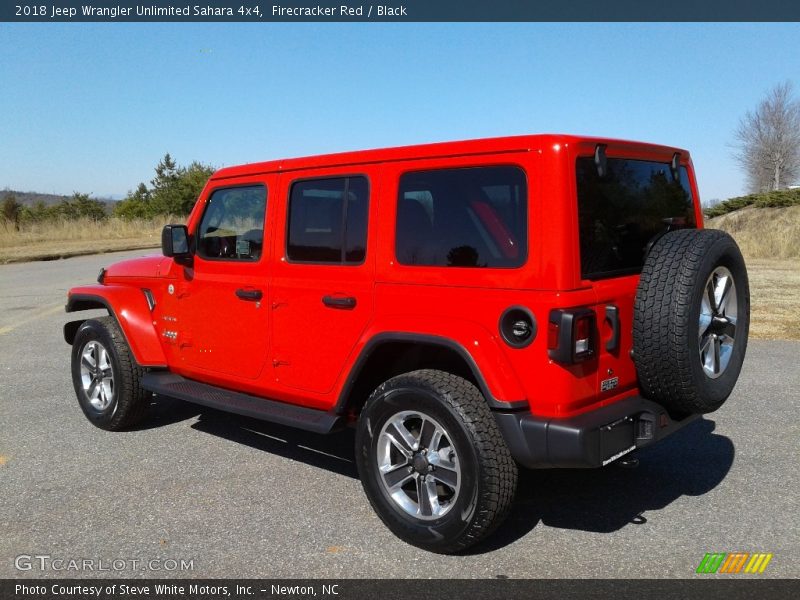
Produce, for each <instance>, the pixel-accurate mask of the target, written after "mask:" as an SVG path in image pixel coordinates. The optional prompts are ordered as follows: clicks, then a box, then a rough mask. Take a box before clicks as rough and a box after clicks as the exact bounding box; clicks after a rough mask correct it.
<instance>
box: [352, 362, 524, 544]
mask: <svg viewBox="0 0 800 600" xmlns="http://www.w3.org/2000/svg"><path fill="white" fill-rule="evenodd" d="M406 411H411V412H417V413H420V414H422V415H424V416H426V417H428V418H429V419H433V420H435V421H436V422H438V423H440V424H441V425H442V428H443V429H444V430H446V432H447V434H448V436H450V438H452V439H450V442H452V447H454V449H455V452H456V455H457V457H458V459H457V460H458V464H459V467H460V473H461V474H460V480H459V481H460V483H461V488H460V491H459V492H458V494H457V495H456V496H455V497H454V499H453V500H452V502H451V506H450V509H449V512H446V513H445V514H443V515H442V516H441V517H439V518H436V517H429V518H428V520H422V519H421V518H416V517H414V516H412V515H410V514H409V513H408V512H405V511H404V510H403V509H402V508H401V507H400V506H399V505H398V504H397V503H396V502H395V500H393V499H392V497H391V496H390V494H389V491H388V489H387V487H386V486H385V485H384V482H383V481H381V479H380V478H381V477H382V475H381V474H380V472H379V468H378V460H379V458H378V449H377V446H378V443H379V439H380V435H381V432H382V430H383V428H384V426H385V425H387V422H388V421H389V420H390V419H393V418H396V417H397V415H398V414H403V413H404V412H406ZM419 439H420V440H421V439H422V432H421V431H420V435H419ZM356 463H357V465H358V472H359V475H360V477H361V482H362V485H363V486H364V491H365V492H366V494H367V497H368V498H369V501H370V503H371V504H372V507H373V508H374V510H375V512H376V513H377V514H378V516H379V517H380V518H381V520H383V522H384V523H385V524H386V526H387V527H388V528H389V529H391V530H392V532H394V533H395V535H397V536H398V537H400V538H401V539H403V540H405V541H406V542H408V543H410V544H413V545H415V546H418V547H420V548H424V549H426V550H429V551H432V552H438V553H442V554H449V553H455V552H459V551H462V550H464V549H466V548H468V547H469V546H472V545H473V544H475V543H477V542H479V541H480V540H482V539H483V538H484V537H486V536H487V535H489V534H490V533H491V532H492V531H494V530H495V529H496V528H497V526H498V525H500V523H502V521H503V520H504V519H505V518H506V516H507V515H508V512H509V510H510V508H511V504H512V501H513V498H514V492H515V491H516V486H517V466H516V464H515V462H514V460H513V458H512V457H511V453H510V452H509V450H508V447H507V446H506V443H505V440H504V439H503V436H502V434H501V433H500V431H499V429H498V427H497V424H496V422H495V420H494V417H493V416H492V413H491V411H490V410H489V407H488V405H487V404H486V399H485V398H484V397H483V395H482V394H481V392H480V391H478V389H477V388H476V387H475V386H474V385H473V384H472V383H470V382H468V381H466V380H465V379H463V378H461V377H457V376H455V375H452V374H450V373H446V372H443V371H436V370H419V371H413V372H410V373H406V374H403V375H399V376H397V377H394V378H392V379H390V380H388V381H386V382H385V383H383V384H382V385H380V386H379V387H378V388H377V389H376V390H375V391H374V392H373V393H372V394H371V396H370V398H369V399H368V400H367V403H366V405H365V407H364V409H363V411H362V412H361V415H360V417H359V421H358V428H357V433H356ZM420 509H421V504H420Z"/></svg>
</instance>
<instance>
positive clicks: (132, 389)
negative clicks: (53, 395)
mask: <svg viewBox="0 0 800 600" xmlns="http://www.w3.org/2000/svg"><path fill="white" fill-rule="evenodd" d="M143 374H144V370H143V369H142V368H141V367H139V366H138V365H137V364H136V362H135V361H134V360H133V357H132V356H131V352H130V348H129V347H128V343H127V342H126V341H125V337H124V336H123V335H122V330H120V328H119V325H118V324H117V322H116V320H115V319H113V318H112V317H103V318H100V319H91V320H89V321H86V322H85V323H83V324H82V325H81V326H80V328H79V329H78V331H77V333H76V334H75V340H74V341H73V343H72V383H73V386H74V387H75V394H76V395H77V397H78V403H79V404H80V406H81V409H82V410H83V413H84V414H85V415H86V418H87V419H89V421H91V422H92V423H93V424H94V425H96V426H97V427H100V428H101V429H108V430H111V431H116V430H119V429H125V428H127V427H131V426H132V425H135V424H136V423H138V422H139V421H141V420H142V419H143V418H144V416H145V414H146V412H147V408H148V406H149V404H150V399H151V398H152V394H151V393H150V392H147V391H146V390H144V389H142V388H141V386H140V381H141V378H142V375H143Z"/></svg>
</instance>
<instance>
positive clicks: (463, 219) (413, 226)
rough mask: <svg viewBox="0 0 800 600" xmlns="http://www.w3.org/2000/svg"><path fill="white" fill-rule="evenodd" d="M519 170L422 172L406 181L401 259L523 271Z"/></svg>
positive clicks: (523, 193)
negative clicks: (520, 269) (521, 267)
mask: <svg viewBox="0 0 800 600" xmlns="http://www.w3.org/2000/svg"><path fill="white" fill-rule="evenodd" d="M527 198H528V191H527V182H526V179H525V172H524V171H523V170H522V169H520V168H519V167H512V166H492V167H472V168H461V169H441V170H436V171H416V172H413V173H405V174H403V175H402V176H401V177H400V189H399V193H398V198H397V230H396V233H397V235H396V247H395V251H396V255H397V260H398V261H399V262H400V263H401V264H404V265H424V266H440V267H501V268H502V267H518V266H521V265H522V264H523V263H524V262H525V258H526V254H527V248H528V229H527V221H528V218H527V214H528V199H527Z"/></svg>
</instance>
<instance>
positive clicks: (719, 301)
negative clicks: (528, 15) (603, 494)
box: [64, 135, 750, 552]
mask: <svg viewBox="0 0 800 600" xmlns="http://www.w3.org/2000/svg"><path fill="white" fill-rule="evenodd" d="M162 250H163V252H162V254H163V255H159V256H149V257H144V258H139V259H135V260H127V261H123V262H120V263H117V264H113V265H111V266H110V267H108V268H107V269H103V270H102V271H101V272H100V276H99V278H98V282H97V284H95V285H86V286H80V287H76V288H73V289H72V290H70V292H69V299H68V302H67V307H66V309H67V312H74V311H81V310H86V309H93V308H105V309H107V310H108V313H109V316H108V317H104V318H100V319H91V320H81V321H74V322H71V323H68V324H67V325H66V326H65V328H64V335H65V338H66V341H67V342H68V343H70V344H72V377H73V381H74V385H75V392H76V394H77V396H78V400H79V403H80V406H81V408H82V409H83V411H84V413H85V414H86V416H87V417H88V418H89V420H90V421H91V422H92V423H94V424H95V425H97V426H98V427H102V428H105V429H110V430H117V429H122V428H125V427H129V426H131V425H132V424H134V423H136V422H137V421H139V420H140V419H141V418H142V417H143V416H144V414H145V411H146V409H147V406H148V405H149V398H150V396H151V395H152V394H154V393H155V394H159V395H163V396H169V397H174V398H180V399H183V400H188V401H191V402H196V403H199V404H203V405H206V406H211V407H214V408H218V409H223V410H227V411H231V412H235V413H239V414H243V415H248V416H251V417H256V418H260V419H265V420H268V421H274V422H276V423H281V424H284V425H291V426H294V427H298V428H301V429H306V430H309V431H313V432H316V433H329V432H331V431H334V430H335V429H337V428H339V427H342V426H348V425H352V426H355V427H356V429H357V433H356V448H355V456H356V462H357V465H358V470H359V473H360V476H361V480H362V482H363V486H364V490H365V491H366V494H367V496H368V498H369V500H370V502H371V503H372V506H373V507H374V508H375V510H376V512H377V513H378V515H379V516H380V517H381V519H383V521H384V522H385V523H386V525H387V526H388V527H389V528H390V529H391V530H392V531H393V532H394V533H395V534H397V535H398V536H399V537H401V538H403V539H404V540H406V541H408V542H410V543H412V544H416V545H418V546H420V547H423V548H426V549H429V550H432V551H435V552H456V551H459V550H462V549H464V548H466V547H468V546H470V545H472V544H474V543H475V542H477V541H479V540H480V539H482V538H483V537H485V536H486V535H488V534H489V533H490V532H491V531H492V530H493V529H494V528H496V527H497V525H498V524H499V523H500V522H501V521H502V519H503V518H504V517H505V516H506V514H507V513H508V510H509V507H510V505H511V502H512V499H513V496H514V490H515V487H516V481H517V468H518V466H522V467H525V468H547V467H601V466H604V465H607V464H609V463H611V462H614V461H616V460H618V459H620V458H621V457H625V456H626V455H627V454H629V453H630V452H633V451H634V450H636V449H637V448H642V447H644V446H647V445H650V444H652V443H654V442H656V441H658V440H660V439H662V438H663V437H665V436H667V435H669V434H670V433H672V432H674V431H675V430H676V429H678V428H680V427H683V426H684V425H686V424H687V423H688V422H690V421H692V420H693V419H695V418H696V417H697V416H698V415H700V414H702V413H707V412H710V411H713V410H716V409H717V408H719V407H720V406H721V405H722V403H723V402H725V400H726V399H727V397H728V396H729V394H730V393H731V391H732V389H733V387H734V385H735V383H736V380H737V377H738V375H739V372H740V370H741V366H742V362H743V360H744V355H745V349H746V345H747V333H748V325H749V302H750V301H749V291H748V281H747V272H746V269H745V265H744V261H743V260H742V256H741V253H740V252H739V249H738V247H737V246H736V244H735V242H734V241H733V240H732V239H731V238H730V237H729V236H728V235H726V234H725V233H722V232H720V231H712V230H703V229H702V213H701V211H700V202H699V199H698V194H697V186H696V182H695V177H694V172H693V169H692V163H691V160H690V157H689V153H688V152H686V151H685V150H680V149H677V148H669V147H664V146H656V145H651V144H643V143H637V142H623V141H617V140H609V139H596V138H585V137H577V136H566V135H534V136H520V137H507V138H496V139H485V140H475V141H464V142H451V143H444V144H431V145H422V146H409V147H404V148H390V149H383V150H369V151H364V152H351V153H345V154H333V155H328V156H317V157H310V158H298V159H288V160H279V161H273V162H265V163H256V164H250V165H244V166H239V167H232V168H226V169H222V170H220V171H218V172H217V173H215V174H214V175H213V176H212V177H211V179H210V180H209V181H208V184H207V185H206V187H205V190H204V191H203V193H202V194H201V196H200V198H199V199H198V201H197V204H196V206H195V207H194V210H193V211H192V213H191V215H190V216H189V219H188V222H187V224H186V225H168V226H167V227H165V228H164V232H163V237H162ZM629 458H630V457H627V458H626V460H628V459H629Z"/></svg>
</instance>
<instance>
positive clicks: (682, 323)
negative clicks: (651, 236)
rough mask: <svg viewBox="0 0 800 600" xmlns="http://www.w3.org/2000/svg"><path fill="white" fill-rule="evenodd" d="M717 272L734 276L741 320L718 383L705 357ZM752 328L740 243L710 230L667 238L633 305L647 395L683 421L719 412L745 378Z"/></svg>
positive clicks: (651, 258) (637, 356) (648, 264)
mask: <svg viewBox="0 0 800 600" xmlns="http://www.w3.org/2000/svg"><path fill="white" fill-rule="evenodd" d="M718 269H725V270H727V272H729V273H730V275H732V278H733V282H734V286H733V287H735V294H734V293H733V290H731V294H732V295H733V297H734V298H735V301H736V306H737V316H736V319H735V335H734V336H733V338H731V339H733V342H732V343H733V349H732V352H730V354H729V359H728V362H727V366H726V367H725V369H724V370H723V371H721V374H719V375H718V376H714V377H711V376H709V375H708V374H707V373H706V371H704V368H703V362H702V361H701V358H700V349H701V343H702V341H701V339H700V337H701V335H702V334H703V333H704V332H703V331H701V325H700V314H701V306H702V303H703V301H704V300H703V297H704V294H705V293H706V285H707V283H708V281H709V278H710V277H711V276H712V274H714V273H716V272H718ZM704 310H705V309H704ZM749 325H750V290H749V284H748V279H747V269H746V267H745V263H744V259H743V258H742V254H741V252H740V251H739V247H738V246H737V245H736V242H735V241H734V240H733V238H731V236H729V235H728V234H727V233H725V232H723V231H718V230H711V229H686V230H679V231H673V232H670V233H667V234H666V235H664V236H662V237H661V238H660V239H659V240H658V241H657V242H656V243H655V244H654V245H653V247H652V248H651V250H650V252H649V254H648V256H647V258H646V260H645V263H644V268H643V269H642V274H641V278H640V281H639V287H638V290H637V293H636V301H635V305H634V320H633V358H634V362H635V363H636V369H637V373H638V376H639V385H640V387H641V389H642V392H643V394H644V395H645V396H646V397H647V398H650V399H652V400H654V401H656V402H658V403H660V404H662V405H663V406H664V407H665V408H667V409H668V410H669V411H670V413H672V414H673V415H677V416H682V415H687V414H697V413H709V412H712V411H714V410H717V409H718V408H719V407H720V406H722V404H723V403H724V402H725V400H726V399H727V398H728V396H729V395H730V394H731V392H732V391H733V387H734V385H735V384H736V380H737V379H738V377H739V373H740V371H741V368H742V363H743V361H744V356H745V351H746V350H747V336H748V330H749ZM706 331H707V329H706Z"/></svg>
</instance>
